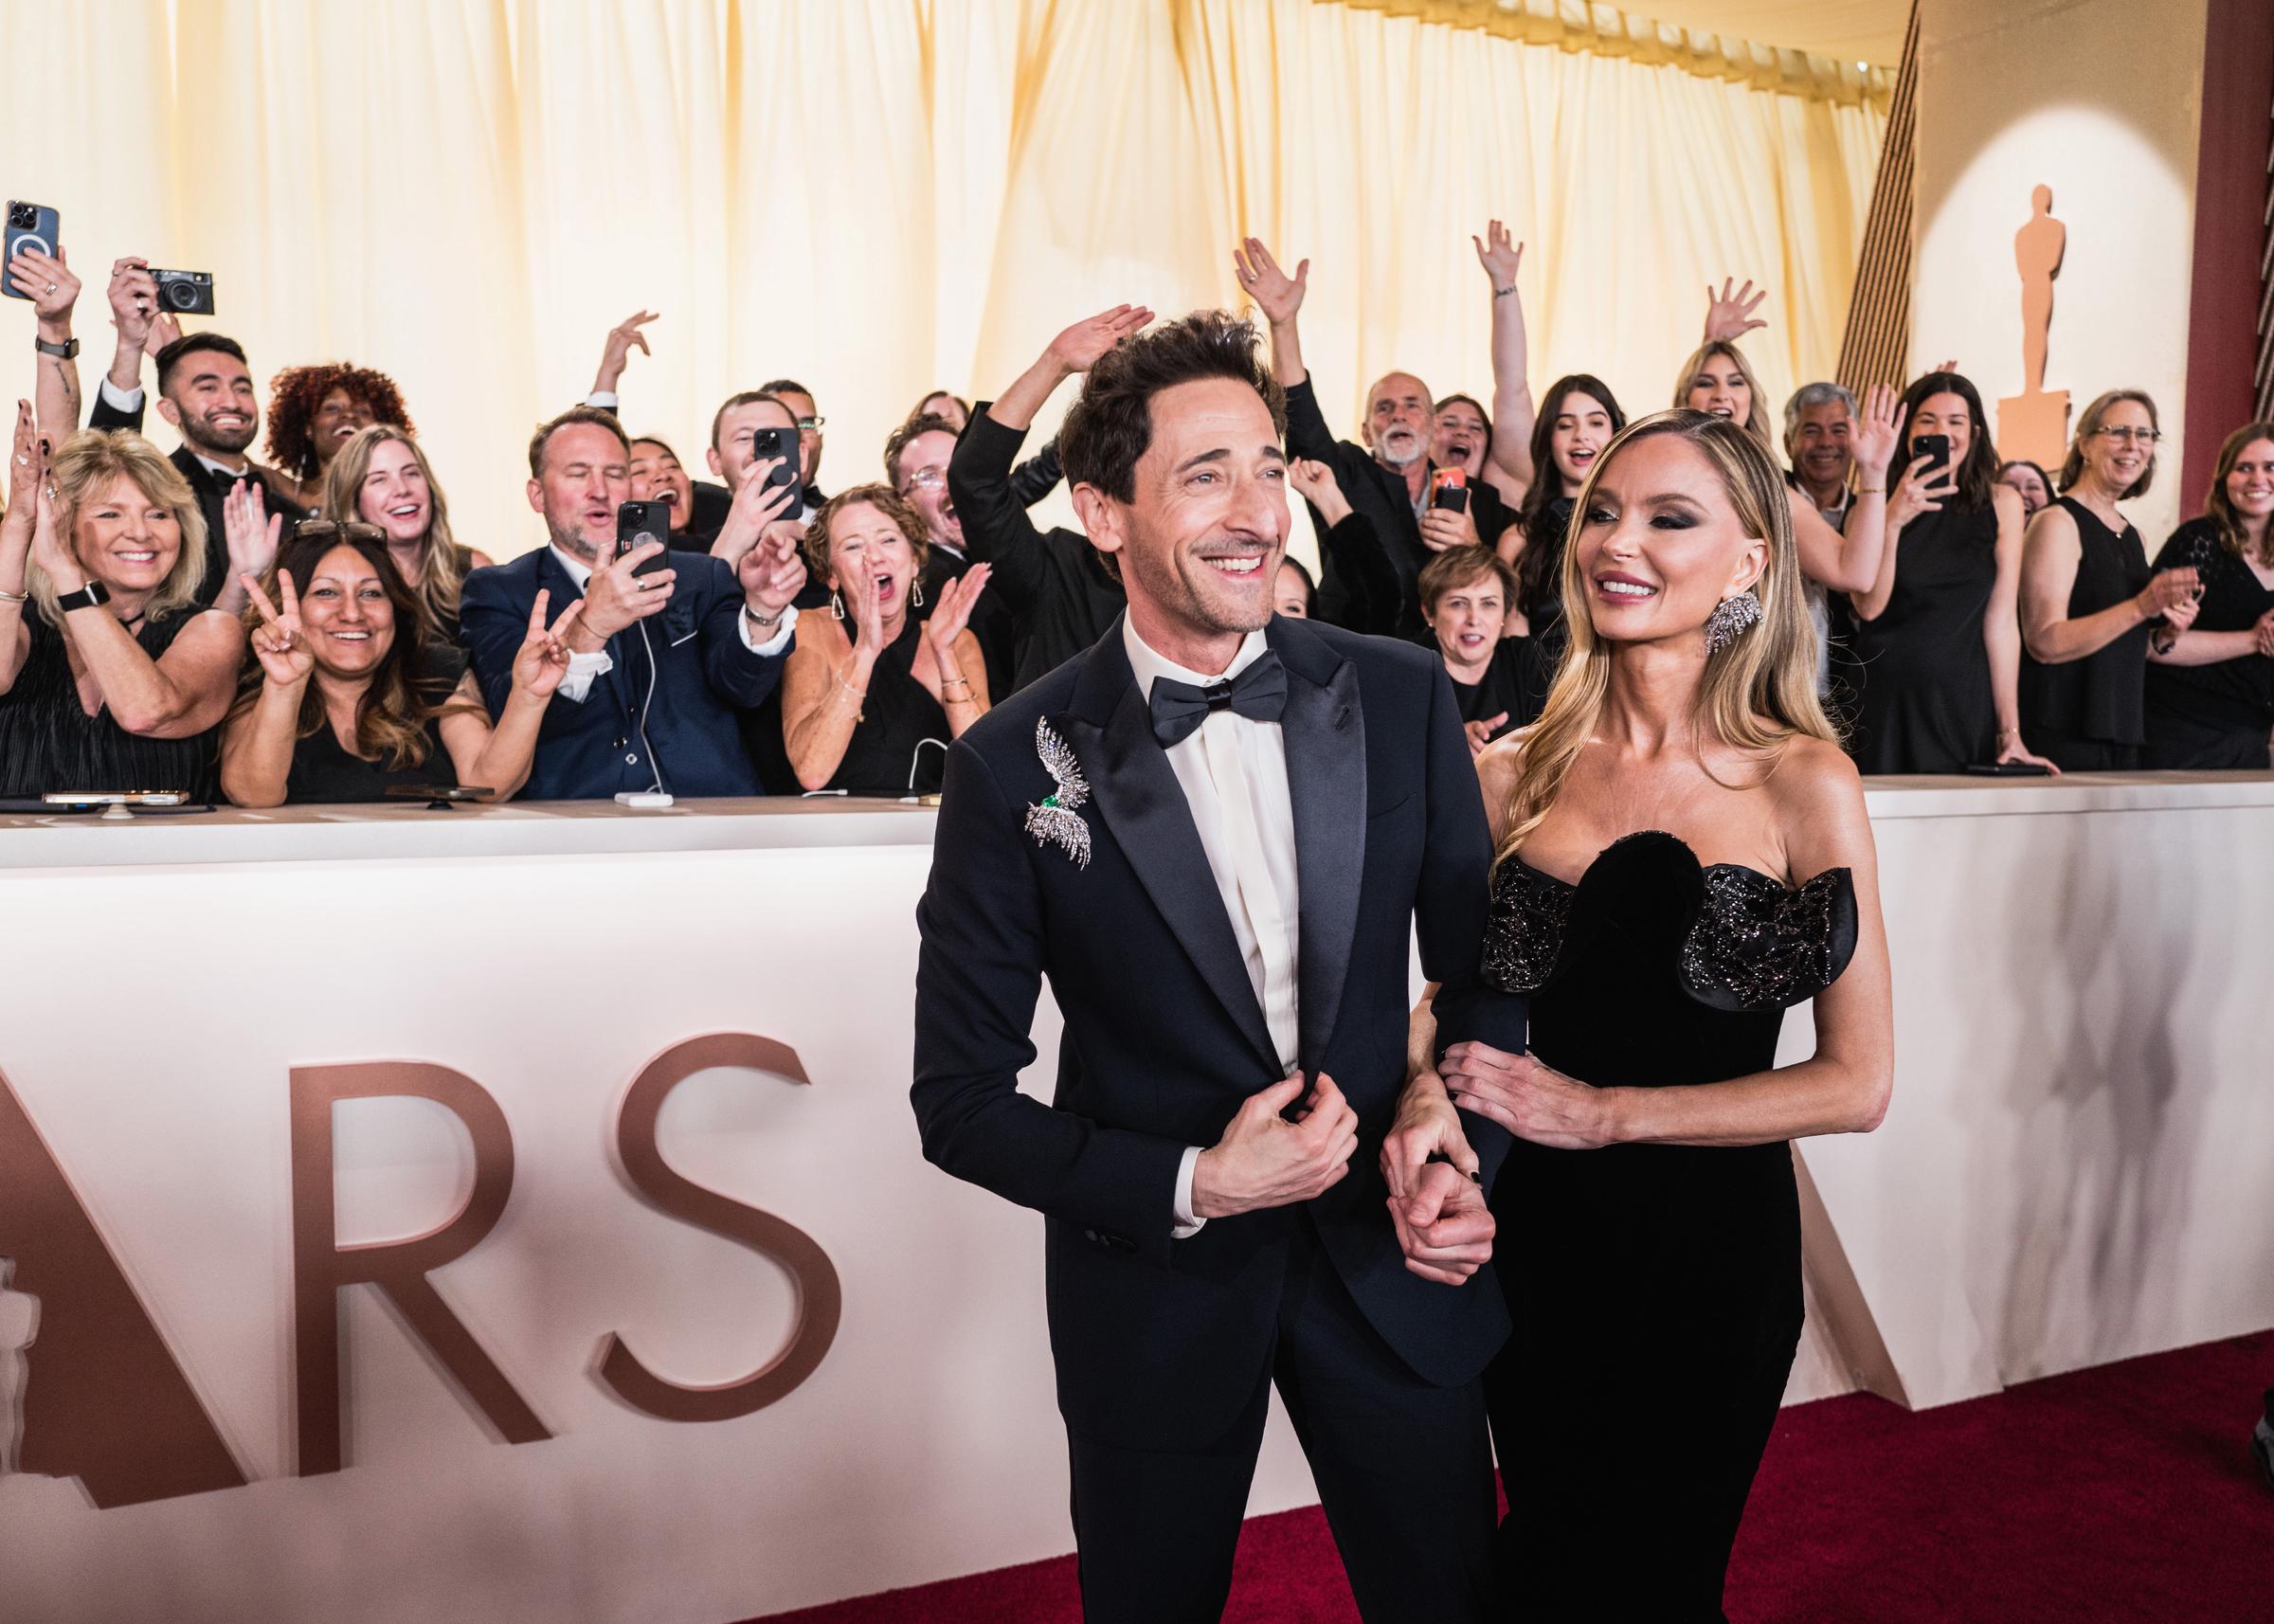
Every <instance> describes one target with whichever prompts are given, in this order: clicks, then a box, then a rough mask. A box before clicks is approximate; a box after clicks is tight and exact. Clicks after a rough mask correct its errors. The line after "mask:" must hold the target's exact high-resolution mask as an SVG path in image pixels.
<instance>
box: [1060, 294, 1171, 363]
mask: <svg viewBox="0 0 2274 1624" xmlns="http://www.w3.org/2000/svg"><path fill="white" fill-rule="evenodd" d="M1152 318H1153V313H1152V312H1151V311H1149V310H1147V309H1146V307H1145V306H1144V305H1141V304H1117V305H1115V306H1114V307H1113V308H1112V309H1111V310H1105V311H1100V312H1099V313H1098V314H1097V315H1095V316H1090V317H1089V318H1088V319H1086V320H1082V321H1077V322H1075V323H1074V325H1073V326H1072V327H1069V328H1068V329H1066V331H1065V332H1063V333H1061V334H1058V335H1057V336H1056V338H1053V339H1052V340H1051V341H1050V351H1049V353H1050V357H1051V359H1052V360H1054V361H1056V363H1057V364H1058V365H1059V366H1061V367H1063V368H1064V369H1065V370H1067V371H1069V372H1087V371H1088V370H1090V369H1091V368H1092V367H1094V366H1096V365H1097V363H1098V361H1099V359H1100V358H1101V357H1102V356H1104V354H1105V352H1107V351H1109V350H1110V349H1112V348H1113V346H1114V345H1116V344H1118V343H1120V342H1121V341H1122V340H1123V339H1124V338H1127V337H1128V336H1129V335H1130V334H1133V333H1137V332H1141V331H1142V330H1143V329H1144V327H1145V324H1146V322H1148V321H1150V320H1152Z"/></svg>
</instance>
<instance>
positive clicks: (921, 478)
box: [900, 468, 947, 496]
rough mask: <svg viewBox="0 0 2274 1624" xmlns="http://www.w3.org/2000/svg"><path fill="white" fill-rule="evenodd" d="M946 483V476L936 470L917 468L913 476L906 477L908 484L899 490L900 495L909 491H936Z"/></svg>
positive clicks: (904, 494) (905, 494)
mask: <svg viewBox="0 0 2274 1624" xmlns="http://www.w3.org/2000/svg"><path fill="white" fill-rule="evenodd" d="M946 483H947V475H945V474H943V473H941V472H940V471H939V470H938V469H937V468H919V469H917V470H916V471H915V472H914V473H913V474H911V475H910V476H909V477H908V483H907V484H906V485H903V486H902V487H901V488H900V494H901V495H902V496H907V495H908V493H909V492H910V491H911V490H915V491H932V490H937V489H938V488H939V487H940V486H942V485H945V484H946Z"/></svg>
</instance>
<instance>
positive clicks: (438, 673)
mask: <svg viewBox="0 0 2274 1624" xmlns="http://www.w3.org/2000/svg"><path fill="white" fill-rule="evenodd" d="M303 581H304V582H306V583H307V586H306V589H305V592H304V593H303V591H302V590H301V588H300V586H298V583H300V582H303ZM244 586H245V590H246V592H247V594H248V595H249V596H250V598H251V605H250V607H249V608H248V609H247V611H246V617H245V618H246V630H247V632H248V634H249V637H250V641H251V644H252V655H253V658H252V659H249V660H247V661H246V662H245V669H244V679H243V682H242V683H241V685H240V690H239V694H238V697H237V702H236V705H235V706H234V708H233V709H232V710H231V711H230V713H229V717H228V722H227V725H226V732H225V734H224V738H223V743H222V752H221V783H222V789H223V791H224V792H225V793H226V795H227V796H228V798H229V799H230V800H231V801H234V802H235V803H237V804H239V805H240V806H278V805H282V804H283V803H286V802H358V801H378V800H381V799H383V798H384V797H385V796H386V795H387V793H388V788H389V786H390V785H437V786H443V787H447V786H450V785H465V786H467V787H480V788H487V789H489V790H491V791H493V792H494V794H495V796H496V799H497V800H499V801H503V800H505V799H506V798H507V797H509V796H511V795H512V794H513V793H514V791H515V790H517V789H519V788H520V787H521V785H523V784H524V783H525V782H527V780H528V778H529V769H530V763H531V761H532V758H533V756H534V755H535V753H536V746H537V729H538V726H539V725H540V724H541V723H542V722H543V720H544V717H545V710H546V707H547V706H548V705H550V703H551V701H552V695H553V692H554V690H556V689H557V688H559V687H560V685H561V678H562V677H564V676H566V675H567V673H568V645H567V643H566V642H565V641H563V639H564V638H565V637H566V635H567V633H568V628H569V626H570V625H571V624H573V623H574V622H575V620H576V618H577V616H578V615H579V614H580V613H581V612H582V611H583V609H584V604H583V603H582V602H581V601H580V602H577V603H572V604H569V605H568V608H567V609H565V610H563V611H562V612H561V615H560V618H559V619H558V620H555V621H553V622H552V623H551V624H550V626H548V625H547V623H546V612H547V609H548V607H549V606H550V596H549V594H547V593H544V592H539V593H538V594H537V596H536V601H535V603H534V604H533V605H532V608H531V610H530V616H529V635H528V636H527V638H526V639H524V641H522V644H521V647H520V649H519V651H518V652H517V653H516V654H515V655H514V662H513V687H512V694H511V696H510V697H509V698H508V699H507V701H506V704H505V707H504V710H503V712H502V713H500V714H499V716H498V718H497V721H496V725H495V726H494V727H493V726H492V724H491V722H490V717H489V713H488V712H487V711H486V710H484V709H483V707H482V703H481V694H480V691H479V690H478V688H477V687H476V686H475V683H474V677H473V676H472V674H471V673H470V672H468V671H466V670H465V667H464V656H463V655H462V654H460V652H459V651H458V650H456V649H450V648H443V647H439V646H436V645H435V644H433V643H431V642H429V641H426V640H425V639H424V637H423V636H422V634H421V629H420V628H421V626H422V625H423V622H422V621H421V619H420V617H419V612H418V600H417V598H416V597H415V595H414V594H413V593H412V591H411V588H410V587H409V586H408V585H406V583H405V581H404V580H403V577H402V575H401V573H400V572H399V571H398V570H397V569H396V568H395V566H394V562H393V560H392V558H390V557H389V555H388V550H387V544H386V540H385V538H384V537H383V536H382V535H381V534H380V532H379V531H378V530H377V528H376V527H374V526H371V525H366V524H361V523H358V522H354V521H349V522H347V523H339V522H335V521H333V520H329V519H312V520H307V521H304V522H302V523H301V524H300V525H299V527H298V529H297V530H296V531H295V532H294V533H293V537H292V539H291V540H290V541H289V542H286V543H285V544H284V546H283V548H282V549H281V550H280V551H279V553H278V555H277V567H276V569H275V572H274V573H273V575H272V576H271V578H270V580H269V581H268V582H267V583H266V585H265V586H263V584H262V583H261V582H259V581H256V580H254V579H253V578H252V577H251V576H249V575H248V576H245V577H244ZM280 605H281V606H280Z"/></svg>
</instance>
